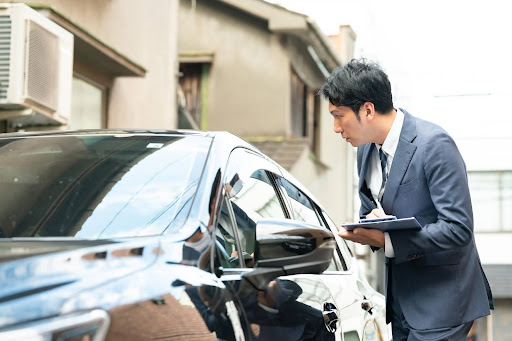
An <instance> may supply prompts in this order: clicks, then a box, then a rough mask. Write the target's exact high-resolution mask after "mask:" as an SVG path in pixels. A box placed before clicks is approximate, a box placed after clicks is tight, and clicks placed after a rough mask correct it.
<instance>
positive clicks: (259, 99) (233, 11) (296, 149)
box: [178, 0, 354, 223]
mask: <svg viewBox="0 0 512 341" xmlns="http://www.w3.org/2000/svg"><path fill="white" fill-rule="evenodd" d="M179 7H180V13H179V30H178V34H179V38H178V51H179V62H180V75H181V77H180V81H179V83H180V87H181V92H182V102H181V103H182V108H181V110H180V127H183V128H187V127H196V128H201V129H205V130H227V131H230V132H233V133H235V134H237V135H239V136H241V137H243V138H245V139H247V140H249V141H250V142H252V143H253V144H254V145H256V146H257V147H258V148H260V149H261V150H262V151H263V152H265V153H266V154H268V155H269V156H270V157H271V158H273V159H275V160H276V161H277V162H279V163H280V164H282V165H283V166H284V167H285V168H286V169H287V170H289V171H290V172H291V173H292V174H293V175H294V176H295V177H296V178H298V179H299V180H300V181H301V182H302V183H304V184H305V185H306V186H307V187H308V188H309V189H310V190H311V191H312V192H313V194H314V195H315V196H316V197H317V198H318V199H319V200H320V202H322V203H323V205H324V206H325V207H326V208H327V209H328V210H329V212H332V214H333V215H334V216H333V217H332V218H333V219H334V220H335V221H336V222H337V223H341V222H342V221H346V220H349V219H350V220H351V219H352V211H353V200H352V195H353V188H352V175H353V173H352V169H353V164H354V157H353V153H352V152H351V151H350V150H351V149H350V148H349V147H348V146H347V144H346V143H345V142H344V141H342V139H341V138H340V137H339V136H338V135H336V134H334V133H333V131H332V129H333V128H332V127H333V126H332V117H331V116H330V114H329V112H328V105H327V101H325V100H324V99H322V98H321V96H318V95H317V92H318V90H319V89H320V87H321V85H322V84H323V83H324V81H325V79H326V77H327V76H328V74H329V72H330V71H331V70H332V69H334V68H335V67H336V66H339V65H341V64H342V63H344V62H347V61H348V60H344V59H342V58H340V55H339V54H338V53H337V52H336V51H335V50H334V47H333V45H332V43H331V42H330V41H329V40H328V39H327V37H326V36H325V35H324V34H323V33H322V32H321V31H320V29H319V28H318V26H317V25H316V24H315V22H314V21H313V20H312V19H310V18H309V17H307V16H305V15H302V14H299V13H295V12H292V11H289V10H287V9H285V8H283V7H280V6H277V5H273V4H270V3H267V2H264V1H261V0H219V1H208V0H180V5H179ZM347 46H348V51H347V52H346V55H347V57H346V58H347V59H348V58H351V54H352V52H351V51H352V49H353V42H348V44H347Z"/></svg>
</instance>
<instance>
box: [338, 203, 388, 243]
mask: <svg viewBox="0 0 512 341" xmlns="http://www.w3.org/2000/svg"><path fill="white" fill-rule="evenodd" d="M387 216H388V215H387V214H386V213H385V212H384V211H383V210H382V209H378V208H376V209H374V210H373V211H371V212H370V213H369V214H367V215H366V219H375V218H384V217H387ZM338 235H339V236H340V237H341V238H343V239H346V240H351V241H353V242H355V243H359V244H363V245H370V246H373V247H380V248H383V247H384V232H382V231H380V230H377V229H365V228H362V227H356V228H355V229H354V230H353V231H347V230H345V229H344V228H343V226H342V227H341V229H340V231H339V233H338Z"/></svg>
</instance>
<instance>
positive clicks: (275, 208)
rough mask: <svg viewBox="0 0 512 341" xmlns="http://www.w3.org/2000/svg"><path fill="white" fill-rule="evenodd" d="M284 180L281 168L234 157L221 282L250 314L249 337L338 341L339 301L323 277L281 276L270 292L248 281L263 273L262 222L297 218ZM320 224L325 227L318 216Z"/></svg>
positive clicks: (239, 154) (249, 156)
mask: <svg viewBox="0 0 512 341" xmlns="http://www.w3.org/2000/svg"><path fill="white" fill-rule="evenodd" d="M280 178H281V173H280V171H279V168H278V167H277V166H276V165H275V164H273V163H272V162H270V161H268V160H266V159H265V158H264V157H262V156H260V155H258V154H257V153H255V152H252V151H249V150H246V149H243V148H238V149H235V150H233V152H232V153H231V155H230V157H229V160H228V163H227V166H226V170H225V177H224V180H223V183H224V186H225V193H224V205H223V208H222V209H221V213H220V214H219V219H218V222H217V229H216V231H217V232H216V237H217V239H218V240H219V243H218V244H217V245H219V244H220V245H219V247H218V251H217V252H216V258H217V261H216V262H215V263H216V264H217V265H218V266H219V268H221V269H222V271H221V275H220V278H221V279H222V280H223V282H224V283H226V286H227V287H230V288H231V290H232V291H233V292H234V293H235V294H236V297H237V298H238V300H239V301H238V304H239V306H240V307H242V309H243V311H244V315H243V316H242V317H241V320H243V321H244V322H245V331H246V336H247V338H249V339H254V340H277V339H279V340H283V341H284V340H303V339H309V340H335V339H336V337H335V335H336V329H337V326H338V323H337V321H336V316H337V314H336V308H335V307H333V306H334V299H333V298H332V297H331V295H330V291H329V289H328V288H327V287H326V286H325V285H324V283H323V282H322V281H321V280H320V279H319V278H318V277H315V276H313V275H302V274H296V275H293V276H277V277H275V278H271V279H269V280H268V281H267V284H266V285H265V288H255V287H254V285H252V284H251V283H248V282H247V281H245V280H244V277H243V276H242V275H243V274H246V273H250V272H252V271H256V270H257V269H255V268H253V267H254V241H255V226H256V224H257V223H258V221H260V220H261V219H263V218H281V219H283V220H284V219H290V218H292V217H293V213H292V212H293V211H292V210H293V209H294V208H292V207H291V205H290V203H289V202H288V198H287V197H285V196H284V195H283V192H282V191H281V188H280V186H281V185H280V184H278V181H279V180H278V179H280ZM295 209H297V208H295ZM309 213H310V212H305V213H304V214H309ZM314 214H316V213H314ZM316 225H320V223H319V219H318V217H317V220H316ZM326 312H327V313H328V314H330V315H328V316H327V318H328V319H329V318H330V319H331V322H330V323H328V325H329V328H330V329H328V328H327V327H326V323H325V321H324V315H325V313H326ZM337 335H340V334H339V333H338V334H337ZM337 339H339V340H341V337H339V338H337Z"/></svg>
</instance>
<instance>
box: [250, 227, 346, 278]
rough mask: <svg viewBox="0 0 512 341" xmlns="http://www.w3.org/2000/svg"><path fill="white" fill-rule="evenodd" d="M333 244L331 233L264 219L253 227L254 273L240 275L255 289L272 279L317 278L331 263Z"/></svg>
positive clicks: (325, 230) (320, 229)
mask: <svg viewBox="0 0 512 341" xmlns="http://www.w3.org/2000/svg"><path fill="white" fill-rule="evenodd" d="M335 248H336V242H335V240H334V236H333V234H332V232H331V231H329V230H328V229H326V228H323V227H321V226H317V225H311V224H308V223H303V222H298V221H295V220H290V219H274V218H265V219H261V220H259V221H258V223H257V224H256V243H255V251H254V261H255V265H254V268H255V269H254V271H251V272H248V273H246V274H244V277H245V278H246V279H248V280H249V281H250V282H251V283H252V284H253V285H254V286H256V287H257V288H265V286H266V285H267V284H268V282H269V281H270V280H272V279H274V278H276V277H279V276H284V275H293V274H320V273H322V272H324V271H325V270H326V269H327V268H328V267H329V264H330V262H331V260H332V257H333V253H334V249H335Z"/></svg>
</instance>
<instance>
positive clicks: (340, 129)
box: [334, 121, 343, 134]
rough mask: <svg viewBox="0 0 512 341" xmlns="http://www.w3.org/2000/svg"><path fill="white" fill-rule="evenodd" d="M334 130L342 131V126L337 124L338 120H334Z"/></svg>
mask: <svg viewBox="0 0 512 341" xmlns="http://www.w3.org/2000/svg"><path fill="white" fill-rule="evenodd" d="M334 132H335V133H336V134H340V133H342V132H343V128H342V127H341V124H339V123H338V122H336V121H334Z"/></svg>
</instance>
